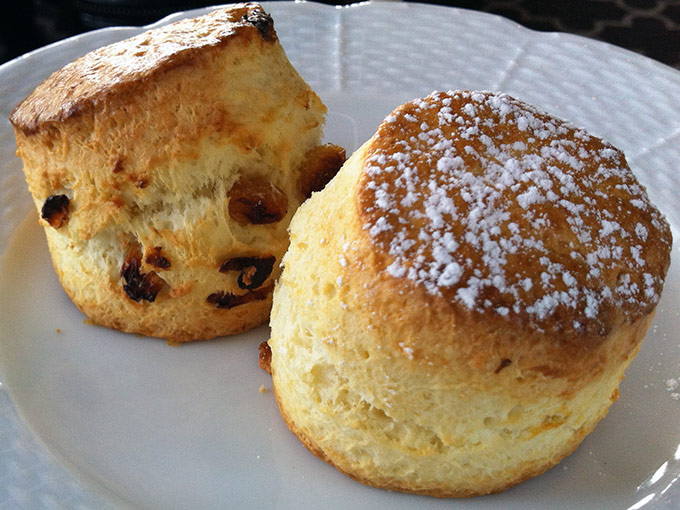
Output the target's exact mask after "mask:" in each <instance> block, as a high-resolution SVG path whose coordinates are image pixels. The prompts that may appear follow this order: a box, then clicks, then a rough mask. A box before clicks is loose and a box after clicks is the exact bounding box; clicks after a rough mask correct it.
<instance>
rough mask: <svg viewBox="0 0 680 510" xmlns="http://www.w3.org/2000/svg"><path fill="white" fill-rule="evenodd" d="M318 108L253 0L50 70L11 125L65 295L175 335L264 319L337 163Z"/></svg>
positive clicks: (97, 318)
mask: <svg viewBox="0 0 680 510" xmlns="http://www.w3.org/2000/svg"><path fill="white" fill-rule="evenodd" d="M325 113H326V107H325V106H324V105H323V104H322V102H321V100H320V99H319V98H318V96H317V95H316V94H315V93H314V92H313V91H312V90H311V88H310V87H309V86H308V85H307V84H306V83H305V81H304V80H303V79H302V77H301V76H300V75H299V74H298V73H297V72H296V70H295V69H294V68H293V66H292V65H291V64H290V62H289V61H288V59H287V57H286V54H285V52H284V50H283V48H282V47H281V45H280V44H279V41H278V38H277V35H276V32H275V30H274V25H273V21H272V19H271V17H270V16H269V15H268V14H266V13H265V12H264V11H263V10H262V8H261V7H260V6H258V5H255V4H239V5H234V6H229V7H226V8H222V9H219V10H216V11H214V12H212V13H211V14H208V15H206V16H202V17H198V18H195V19H188V20H182V21H178V22H176V23H173V24H171V25H168V26H165V27H162V28H158V29H154V30H151V31H148V32H146V33H143V34H141V35H139V36H137V37H133V38H131V39H128V40H126V41H123V42H120V43H116V44H113V45H110V46H107V47H104V48H101V49H99V50H96V51H93V52H92V53H89V54H87V55H85V56H84V57H82V58H80V59H78V60H76V61H75V62H73V63H71V64H69V65H67V66H66V67H64V68H63V69H61V70H60V71H57V72H56V73H54V74H53V75H52V76H50V77H49V78H48V79H47V80H46V81H45V82H43V83H42V84H41V85H40V86H38V88H37V89H36V90H35V91H34V92H33V93H32V94H31V95H30V96H29V97H28V98H26V99H25V100H24V101H23V102H22V103H21V104H20V105H19V106H18V107H17V108H16V110H15V111H14V112H13V113H12V115H11V122H12V124H13V125H14V128H15V133H16V140H17V146H18V154H19V155H20V156H21V158H22V159H23V163H24V172H25V174H26V180H27V182H28V186H29V189H30V191H31V193H32V195H33V198H34V201H35V205H36V207H37V209H38V211H39V213H40V215H41V223H42V224H43V225H44V227H45V232H46V234H47V240H48V244H49V249H50V252H51V255H52V260H53V264H54V267H55V270H56V272H57V273H58V275H59V279H60V281H61V283H62V285H63V287H64V289H65V290H66V292H67V293H68V295H69V296H70V297H71V299H72V300H73V302H74V303H75V304H76V305H77V306H78V307H79V308H80V309H81V310H82V311H83V312H84V313H85V314H86V315H87V316H88V317H89V318H90V319H91V320H92V321H93V322H95V323H98V324H100V325H103V326H108V327H111V328H115V329H119V330H122V331H128V332H136V333H140V334H144V335H151V336H157V337H164V338H167V339H169V340H171V341H177V342H180V341H189V340H195V339H205V338H211V337H215V336H219V335H226V334H232V333H238V332H241V331H244V330H246V329H248V328H251V327H253V326H256V325H258V324H260V323H262V322H264V321H266V320H267V318H268V317H269V310H270V307H271V291H272V288H273V281H274V280H275V279H276V278H277V276H278V274H279V261H280V258H281V256H282V255H283V253H284V251H285V249H286V247H287V246H288V236H287V230H286V229H287V227H288V223H289V221H290V218H291V216H292V214H293V213H294V212H295V210H296V209H297V207H298V206H299V204H300V203H301V202H302V201H303V200H304V199H305V198H306V196H308V195H309V194H311V192H312V191H314V190H317V189H320V188H321V187H323V185H324V184H325V181H326V180H327V179H328V178H330V177H332V175H333V173H334V171H336V170H337V169H338V168H339V167H340V165H341V164H342V162H343V161H344V151H343V150H342V149H340V148H339V147H335V146H322V145H321V136H322V130H323V125H324V115H325Z"/></svg>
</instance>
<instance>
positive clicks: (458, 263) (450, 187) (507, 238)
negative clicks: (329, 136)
mask: <svg viewBox="0 0 680 510" xmlns="http://www.w3.org/2000/svg"><path fill="white" fill-rule="evenodd" d="M358 202H359V208H360V211H361V212H360V214H361V218H362V221H363V222H364V231H365V233H366V235H367V237H368V239H369V240H370V242H371V244H372V245H373V246H374V247H375V250H376V258H377V259H378V260H377V264H378V265H379V270H385V271H386V272H388V273H389V274H390V275H392V276H394V277H395V278H396V279H398V280H401V281H404V282H407V281H410V282H415V283H416V284H417V285H419V286H421V287H424V288H426V289H427V291H428V293H429V294H431V295H432V296H434V297H435V298H436V299H437V298H439V299H442V300H443V301H445V302H447V303H449V304H450V305H451V307H452V308H453V309H454V313H455V314H457V315H458V316H461V317H463V316H467V315H470V314H472V315H474V318H473V319H472V320H474V321H482V320H492V321H494V322H496V323H498V324H500V325H502V324H504V323H515V324H517V325H518V326H519V327H521V328H524V327H528V328H531V329H533V330H536V331H539V332H545V333H547V334H558V333H559V336H560V338H562V339H563V340H564V341H571V342H572V343H573V342H586V343H587V342H595V343H597V342H598V338H602V337H604V336H606V335H607V334H608V333H609V332H610V331H612V329H613V328H614V327H616V324H617V323H618V322H619V321H620V320H628V321H632V320H635V319H637V318H638V317H641V316H642V315H645V314H648V313H649V312H650V311H651V310H652V309H653V308H654V306H655V305H656V303H657V302H658V299H659V295H660V291H661V288H662V285H663V279H664V276H665V274H666V271H667V269H668V265H669V263H670V256H669V253H670V251H669V247H670V245H671V233H670V228H669V225H668V223H667V222H666V221H665V219H664V218H663V217H662V216H661V214H660V213H659V212H658V210H656V209H655V208H654V207H653V206H652V205H651V204H650V203H649V200H648V198H647V195H646V193H645V190H644V188H642V186H640V184H639V183H638V182H637V180H636V179H635V177H634V176H633V174H632V172H631V171H630V169H629V168H628V165H627V163H626V160H625V157H624V156H623V154H622V153H621V152H620V151H619V150H617V149H616V148H614V147H613V146H611V145H609V144H607V143H605V142H603V141H602V140H600V139H599V138H596V137H593V136H590V135H588V134H587V133H585V132H584V131H583V130H580V129H578V128H575V127H573V126H571V125H569V124H568V123H565V122H563V121H560V120H559V119H556V118H554V117H552V116H550V115H548V114H546V113H543V112H540V111H539V110H537V109H535V108H533V107H531V106H529V105H526V104H524V103H521V102H520V101H517V100H516V99H514V98H511V97H509V96H505V95H494V94H491V93H486V92H484V93H482V92H451V93H436V94H433V95H431V96H429V97H427V98H425V99H420V100H416V101H412V102H410V103H407V104H405V105H403V106H401V107H400V108H398V109H397V110H396V111H395V112H393V113H392V114H391V115H390V116H389V117H388V118H387V120H386V121H385V122H383V123H382V124H381V125H380V127H379V129H378V132H377V133H376V135H375V136H374V137H373V139H372V141H371V143H370V146H369V147H368V148H367V151H366V154H365V159H364V162H363V173H362V177H361V183H360V189H359V191H358ZM499 319H501V320H499Z"/></svg>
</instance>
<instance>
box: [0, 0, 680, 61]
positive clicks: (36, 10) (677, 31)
mask: <svg viewBox="0 0 680 510" xmlns="http://www.w3.org/2000/svg"><path fill="white" fill-rule="evenodd" d="M217 3H220V0H212V1H205V0H193V1H192V0H5V1H4V4H5V5H4V6H3V7H4V8H3V13H2V18H1V21H0V63H2V62H5V61H7V60H11V59H12V58H14V57H16V56H19V55H21V54H23V53H26V52H27V51H30V50H32V49H34V48H38V47H40V46H44V45H45V44H49V43H51V42H54V41H57V40H59V39H62V38H64V37H68V36H70V35H74V34H77V33H80V32H84V31H87V30H92V29H95V28H101V27H105V26H113V25H143V24H147V23H150V22H153V21H156V20H158V19H160V18H162V17H163V16H165V15H167V14H170V13H172V12H175V11H179V10H185V9H190V8H194V7H201V6H205V5H214V4H217ZM224 3H228V2H224ZM323 3H331V4H339V3H351V2H334V1H325V2H323ZM429 3H436V4H443V5H450V6H456V7H464V8H467V9H475V10H479V11H485V12H491V13H495V14H500V15H502V16H505V17H507V18H510V19H513V20H515V21H517V22H519V23H520V24H522V25H524V26H526V27H529V28H533V29H535V30H542V31H558V32H570V33H574V34H578V35H583V36H586V37H592V38H595V39H599V40H601V41H606V42H610V43H612V44H616V45H618V46H622V47H624V48H628V49H630V50H633V51H636V52H638V53H642V54H643V55H647V56H648V57H651V58H653V59H656V60H658V61H660V62H663V63H665V64H668V65H670V66H672V67H675V68H676V69H680V0H479V1H473V0H459V1H438V0H434V1H431V2H429Z"/></svg>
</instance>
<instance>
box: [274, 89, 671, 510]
mask: <svg viewBox="0 0 680 510" xmlns="http://www.w3.org/2000/svg"><path fill="white" fill-rule="evenodd" d="M290 230H291V245H290V248H289V250H288V252H287V254H286V255H285V256H284V259H283V264H284V267H285V269H284V270H283V273H282V275H281V278H280V280H279V282H278V283H277V284H276V289H275V292H274V305H273V309H272V317H271V322H270V323H271V328H272V331H271V338H270V340H269V347H270V349H271V353H270V355H271V361H270V363H271V373H272V377H273V384H274V392H275V395H276V399H277V402H278V405H279V409H280V411H281V414H282V416H283V418H284V420H285V422H286V423H287V424H288V426H289V428H290V429H291V431H292V432H293V433H295V434H296V435H297V436H298V437H299V438H300V440H301V441H302V442H303V443H304V444H305V445H306V446H307V447H308V448H309V449H310V450H311V451H312V452H313V453H315V454H316V455H317V456H319V457H320V458H322V459H324V460H326V461H328V462H329V463H331V464H333V465H334V466H336V467H337V468H338V469H339V470H340V471H342V472H344V473H346V474H348V475H349V476H351V477H352V478H355V479H357V480H359V481H361V482H364V483H366V484H369V485H373V486H376V487H382V488H386V489H393V490H399V491H407V492H413V493H420V494H428V495H433V496H440V497H463V496H474V495H480V494H487V493H492V492H497V491H501V490H503V489H506V488H508V487H510V486H512V485H514V484H517V483H518V482H521V481H523V480H526V479H527V478H530V477H533V476H536V475H538V474H540V473H542V472H544V471H545V470H546V469H548V468H550V467H551V466H553V465H555V464H556V463H558V462H559V461H560V460H561V459H562V458H564V457H565V456H566V455H568V454H569V453H570V452H572V451H573V450H574V449H575V448H576V447H577V446H578V444H579V443H580V442H581V440H582V439H583V438H584V437H585V436H586V434H588V433H589V432H590V431H591V430H593V427H595V424H596V423H597V422H598V421H599V420H600V419H601V418H602V417H603V416H605V414H606V413H607V410H608V408H609V406H610V405H611V403H612V402H613V401H614V400H615V399H616V398H617V395H618V385H619V382H620V380H621V378H622V377H623V373H624V369H625V368H626V366H627V365H628V364H629V362H630V361H631V360H632V358H633V357H634V355H635V354H636V352H637V351H638V348H639V345H640V342H641V339H642V338H643V336H644V335H645V331H646V330H647V327H648V326H649V323H650V320H651V318H652V315H653V312H654V308H655V305H656V304H657V302H658V300H659V296H660V294H661V291H662V286H663V281H664V277H665V274H666V271H667V268H668V265H669V261H670V259H669V256H670V255H669V254H670V247H671V233H670V230H669V225H668V223H667V222H666V220H665V219H664V217H663V216H662V215H661V214H660V213H659V211H658V210H657V209H656V208H655V207H654V206H653V205H652V204H651V203H650V201H649V199H648V197H647V194H646V192H645V190H644V189H643V187H642V186H641V185H640V184H639V183H638V181H637V180H636V179H635V177H634V176H633V174H632V173H631V170H630V169H629V167H628V165H627V163H626V161H625V158H624V156H623V154H622V153H621V152H620V151H619V150H617V149H616V148H614V147H613V146H611V145H609V144H608V143H605V142H603V141H602V140H600V139H598V138H595V137H593V136H590V135H589V134H587V133H586V132H585V131H583V130H581V129H577V128H575V127H573V126H571V125H569V124H567V123H565V122H563V121H560V120H558V119H555V118H553V117H551V116H550V115H548V114H546V113H543V112H541V111H538V110H537V109H535V108H533V107H531V106H529V105H527V104H524V103H522V102H520V101H518V100H516V99H513V98H512V97H509V96H507V95H495V94H492V93H487V92H448V93H433V94H432V95H430V96H429V97H426V98H424V99H418V100H414V101H412V102H410V103H407V104H405V105H403V106H401V107H399V108H397V109H396V110H395V111H394V112H393V113H392V114H390V115H389V116H388V117H387V118H386V119H385V120H384V122H383V123H382V124H381V125H380V127H379V128H378V130H377V132H376V134H375V135H374V136H373V137H372V138H371V139H370V140H369V141H368V142H367V143H365V144H364V145H363V146H362V147H361V148H360V149H359V150H358V151H357V152H355V153H354V155H353V156H352V157H351V158H350V159H349V160H348V161H347V162H346V163H345V165H344V166H343V168H342V169H341V170H340V172H339V173H338V175H337V176H336V177H335V178H334V179H333V180H332V181H331V183H330V184H329V185H328V186H326V188H325V189H324V190H323V191H322V192H320V193H316V194H314V195H313V196H312V198H311V199H310V200H308V201H307V202H306V203H305V204H303V206H302V207H301V208H300V209H299V210H298V212H297V213H296V215H295V217H294V218H293V220H292V223H291V227H290Z"/></svg>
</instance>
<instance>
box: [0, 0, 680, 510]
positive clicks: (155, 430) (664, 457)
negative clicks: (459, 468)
mask: <svg viewBox="0 0 680 510" xmlns="http://www.w3.org/2000/svg"><path fill="white" fill-rule="evenodd" d="M266 7H267V8H268V9H269V10H270V11H271V12H272V14H273V15H274V18H275V20H276V27H277V30H278V32H279V36H280V39H281V41H282V43H283V45H284V47H285V48H286V50H287V52H288V55H289V57H290V59H291V60H292V62H293V63H294V65H295V66H296V67H297V68H298V69H299V70H300V72H301V73H302V75H303V76H304V77H305V78H306V79H307V80H308V82H309V83H310V84H311V85H312V86H313V87H314V88H315V89H316V90H317V91H318V92H319V94H320V95H321V96H322V98H323V99H324V101H325V102H326V103H327V104H328V106H329V109H330V113H329V116H328V127H327V131H326V136H327V138H328V140H331V141H334V142H336V143H341V144H344V145H345V146H346V147H347V149H348V150H350V151H351V150H353V149H354V148H356V147H357V146H358V145H359V144H360V143H361V142H362V141H363V140H364V139H366V138H367V137H369V136H370V135H371V134H372V133H373V131H374V129H375V127H376V126H377V124H378V123H379V122H380V120H381V119H382V117H383V116H384V115H385V114H387V113H388V112H389V111H391V110H392V109H393V108H394V107H395V106H397V105H398V104H399V103H401V102H403V101H406V100H409V99H412V98H413V97H416V96H421V95H426V94H428V93H429V92H431V91H432V90H434V89H463V88H468V89H491V90H503V91H506V92H509V93H511V94H513V95H515V96H518V97H520V98H522V99H524V100H526V101H529V102H532V103H535V104H537V105H539V106H541V107H543V108H545V109H547V110H549V111H551V112H552V113H554V114H556V115H558V116H562V117H565V118H568V119H569V120H571V121H572V122H574V123H576V124H578V125H581V126H584V127H586V128H588V129H589V130H591V131H592V132H594V133H597V134H599V135H601V136H603V137H605V138H607V139H608V140H610V141H611V142H613V143H614V144H615V145H617V146H619V147H620V148H622V149H623V150H624V151H625V152H626V154H627V155H628V157H629V160H630V163H631V165H632V167H633V168H634V170H635V171H636V173H637V174H638V176H639V178H640V180H641V181H642V182H643V183H644V184H645V185H646V186H647V187H648V189H649V192H650V195H651V197H652V199H653V200H654V201H655V202H656V203H657V204H658V205H659V207H660V208H661V209H662V210H663V211H664V212H665V213H666V214H667V215H668V217H669V219H670V221H671V223H672V224H673V227H674V232H675V233H676V238H677V227H678V225H680V207H678V205H677V199H676V198H675V197H677V196H679V194H680V182H679V181H678V177H677V175H678V173H677V171H676V170H677V168H678V165H679V164H680V73H679V72H677V71H674V70H672V69H670V68H668V67H665V66H663V65H661V64H658V63H655V62H653V61H651V60H649V59H646V58H643V57H640V56H637V55H635V54H632V53H630V52H627V51H625V50H621V49H618V48H615V47H612V46H608V45H604V44H601V43H596V42H593V41H590V40H586V39H583V38H578V37H574V36H569V35H565V34H546V33H537V32H532V31H529V30H526V29H524V28H522V27H519V26H517V25H516V24H514V23H512V22H510V21H508V20H505V19H502V18H498V17H494V16H489V15H485V14H481V13H476V12H469V11H464V10H458V9H450V8H442V7H435V6H425V5H408V4H364V5H357V6H353V7H350V8H344V9H336V8H333V7H328V6H323V5H316V4H305V3H296V4H289V3H272V4H268V5H267V6H266ZM191 14H196V11H194V12H192V13H191ZM186 15H187V14H180V15H177V16H173V17H171V19H176V18H178V17H183V16H186ZM167 21H169V20H166V21H164V22H167ZM139 31H140V30H139V29H133V28H120V29H106V30H102V31H98V32H93V33H89V34H85V35H82V36H79V37H76V38H73V39H69V40H67V41H64V42H61V43H58V44H55V45H52V46H50V47H48V48H45V49H42V50H38V51H36V52H34V53H32V54H29V55H27V56H25V57H22V58H20V59H17V60H15V61H13V62H10V63H8V64H6V65H4V66H2V67H0V153H1V155H2V157H0V215H1V218H0V256H2V260H1V261H0V314H1V315H0V317H1V319H0V369H1V370H2V372H1V375H0V507H2V508H30V509H39V508H106V507H110V506H111V507H124V508H127V507H131V508H148V509H153V508H159V509H173V508H184V509H186V508H225V507H231V508H240V509H249V508H280V509H301V508H305V509H306V508H323V509H329V510H331V509H340V508H371V509H381V508H390V509H394V510H397V509H407V508H414V507H418V508H444V507H446V508H456V509H503V510H509V509H534V510H536V509H546V508H550V509H555V510H566V509H574V510H582V509H590V508H597V509H612V510H613V509H616V510H634V509H639V508H645V509H648V508H649V509H667V510H670V509H676V508H678V505H680V483H677V480H678V478H680V446H679V445H680V400H678V399H677V398H678V397H680V396H678V395H675V397H676V398H674V395H673V391H671V389H670V387H671V386H672V385H671V384H670V383H669V382H668V381H669V380H670V379H678V378H680V343H679V338H678V331H680V319H679V317H678V307H677V303H678V302H680V267H679V266H678V260H680V259H679V257H680V254H679V253H678V250H677V249H676V250H674V251H673V265H672V266H671V269H670V273H669V277H668V280H667V283H666V289H665V291H664V295H663V299H662V301H661V304H660V306H659V309H658V311H657V316H656V319H655V322H654V325H653V326H652V328H651V329H650V332H649V335H648V337H647V339H646V340H645V342H644V345H643V348H642V350H641V352H640V355H639V356H638V358H637V359H636V360H635V361H634V363H633V365H632V366H631V368H630V369H629V371H628V375H627V378H626V379H625V380H624V382H623V385H622V387H621V397H620V399H619V401H618V402H616V404H615V405H614V406H613V407H612V409H611V412H610V413H609V415H608V416H607V418H606V419H605V420H603V421H602V422H601V424H600V425H598V427H597V429H596V430H595V431H594V432H593V434H591V435H590V436H589V437H588V438H587V439H586V440H585V442H584V443H583V444H582V446H581V447H580V448H579V450H578V451H577V452H576V453H575V454H573V455H572V456H570V457H569V458H568V459H566V460H565V461H563V462H562V463H561V464H560V465H559V466H557V467H556V468H554V469H552V470H551V471H549V472H548V473H546V474H544V475H543V476H541V477H539V478H537V479H535V480H531V481H529V482H527V483H524V484H522V485H520V486H519V487H517V488H515V489H512V490H509V491H507V492H505V493H502V494H500V495H496V496H490V497H482V498H476V499H472V500H451V501H443V500H435V499H432V498H425V497H417V496H410V495H404V494H397V493H389V492H385V491H381V490H376V489H372V488H368V487H365V486H363V485H360V484H358V483H355V482H353V481H351V480H349V479H348V478H346V477H345V476H343V475H341V474H339V473H338V472H336V471H335V470H334V469H333V468H331V467H329V466H327V465H326V464H324V463H323V462H321V461H319V460H317V459H316V458H315V457H313V456H312V455H311V454H310V453H308V452H307V451H306V450H305V449H304V448H303V447H302V446H301V445H300V444H299V443H298V442H297V440H296V439H295V438H294V437H293V436H292V435H291V434H290V433H289V432H288V431H287V429H286V428H285V426H284V425H283V423H282V421H281V419H280V418H279V416H278V413H277V410H276V406H275V402H274V399H273V397H272V394H271V391H267V392H265V393H260V391H259V389H260V387H261V386H264V387H265V388H268V389H270V388H271V380H270V378H269V377H268V376H267V375H266V374H265V373H264V372H262V371H261V370H259V369H258V367H257V346H258V344H259V343H260V342H261V341H262V340H264V339H266V338H267V334H268V331H267V328H265V327H262V328H260V329H257V330H255V331H253V332H250V333H248V334H245V335H241V336H238V337H235V338H231V339H227V340H217V341H210V342H203V343H195V344H192V345H184V346H181V347H169V346H167V345H166V344H165V343H164V342H163V341H159V340H152V339H146V338H140V337H136V336H133V335H124V334H120V333H116V332H113V331H108V330H105V329H102V328H98V327H94V326H90V325H87V324H84V323H83V319H84V317H83V316H82V315H81V314H80V313H79V312H78V311H77V310H76V309H75V307H74V306H73V305H72V304H71V303H70V301H69V300H68V299H67V297H66V296H65V295H64V293H63V292H62V290H61V288H60V287H59V284H58V282H57V280H56V277H55V275H54V273H53V270H52V268H51V264H50V260H49V255H48V253H47V249H46V245H45V242H44V240H43V234H42V232H41V231H40V230H39V228H38V227H37V226H36V224H35V218H34V216H33V214H34V213H29V211H30V210H31V207H32V206H31V205H30V200H29V196H28V193H27V191H26V189H25V184H24V181H23V177H22V175H21V164H20V162H19V160H18V159H17V158H16V157H15V156H14V149H15V148H14V140H13V135H12V131H11V128H10V125H9V123H8V122H7V121H6V118H7V115H8V114H9V113H10V111H11V109H12V108H13V107H14V105H15V104H16V103H18V101H19V100H20V99H22V98H23V97H24V96H25V95H27V94H28V93H29V92H30V91H31V90H32V89H33V88H34V87H35V86H36V85H37V84H38V83H39V82H40V81H41V80H42V79H43V78H44V77H46V76H47V75H48V74H49V73H50V72H51V71H53V70H55V69H56V68H58V67H60V66H62V65H63V64H65V63H67V62H69V61H71V60H73V59H74V58H75V57H77V56H79V55H81V54H83V53H85V52H87V51H89V50H91V49H93V48H95V47H98V46H101V45H103V44H106V43H110V42H113V41H115V40H119V39H122V38H125V37H128V36H131V35H133V34H136V33H138V32H139ZM8 395H10V396H11V400H12V402H13V403H12V402H11V401H10V399H9V397H8ZM18 416H20V418H19V417H18ZM36 438H39V439H38V440H36ZM47 450H49V451H50V452H51V453H46V451H47ZM62 466H66V467H67V468H68V470H69V471H70V472H72V473H74V474H75V477H74V476H73V475H71V474H70V473H69V471H67V470H66V469H64V467H62Z"/></svg>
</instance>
